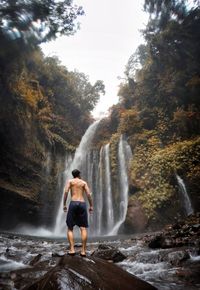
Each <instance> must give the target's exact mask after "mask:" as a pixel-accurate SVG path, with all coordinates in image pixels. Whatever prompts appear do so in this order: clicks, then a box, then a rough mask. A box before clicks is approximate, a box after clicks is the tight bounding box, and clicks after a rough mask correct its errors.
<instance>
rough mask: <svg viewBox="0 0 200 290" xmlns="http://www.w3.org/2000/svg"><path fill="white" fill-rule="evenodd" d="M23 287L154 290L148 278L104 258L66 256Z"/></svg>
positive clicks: (72, 289) (54, 289) (28, 289)
mask: <svg viewBox="0 0 200 290" xmlns="http://www.w3.org/2000/svg"><path fill="white" fill-rule="evenodd" d="M23 289H24V290H36V289H37V290H38V289H48V290H57V289H61V290H62V289H63V290H64V289H68V290H74V289H77V290H134V289H135V290H155V289H156V288H155V287H154V286H152V285H150V284H149V283H147V282H144V281H142V280H141V279H139V278H137V277H135V276H133V275H131V274H129V273H128V272H126V271H124V270H122V269H121V268H119V267H118V266H116V265H115V264H112V263H108V262H107V261H105V260H102V259H99V258H96V257H89V258H81V257H79V256H74V257H70V256H67V255H66V256H64V257H62V258H61V259H60V261H59V263H58V265H57V266H56V267H54V268H53V269H51V270H50V271H49V272H47V273H46V274H45V275H44V276H43V277H42V278H40V279H38V280H37V281H36V282H34V283H32V284H29V285H28V286H26V287H25V288H23Z"/></svg>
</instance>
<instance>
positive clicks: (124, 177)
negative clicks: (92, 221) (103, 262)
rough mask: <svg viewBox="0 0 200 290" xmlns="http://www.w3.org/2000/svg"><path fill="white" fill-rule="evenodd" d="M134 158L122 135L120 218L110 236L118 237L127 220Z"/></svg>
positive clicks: (120, 152) (119, 150) (120, 153)
mask: <svg viewBox="0 0 200 290" xmlns="http://www.w3.org/2000/svg"><path fill="white" fill-rule="evenodd" d="M131 157H132V152H131V147H130V146H129V144H128V143H127V141H126V140H124V138H123V136H122V135H121V137H120V141H119V146H118V160H119V185H120V201H119V218H118V221H117V223H116V224H115V226H114V228H113V229H112V231H111V232H110V235H116V234H117V233H118V230H119V228H120V226H121V225H122V224H123V222H124V221H125V219H126V213H127V207H128V189H129V182H128V166H129V164H128V163H129V161H130V159H131Z"/></svg>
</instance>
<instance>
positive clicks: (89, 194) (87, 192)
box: [84, 182, 93, 212]
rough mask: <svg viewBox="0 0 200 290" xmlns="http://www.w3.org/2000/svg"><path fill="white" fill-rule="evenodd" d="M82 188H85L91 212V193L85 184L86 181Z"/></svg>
mask: <svg viewBox="0 0 200 290" xmlns="http://www.w3.org/2000/svg"><path fill="white" fill-rule="evenodd" d="M84 189H85V192H86V195H87V199H88V201H89V204H90V208H89V212H92V211H93V202H92V195H91V192H90V189H89V187H88V185H87V182H86V183H85V186H84Z"/></svg>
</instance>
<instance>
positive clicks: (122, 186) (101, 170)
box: [54, 121, 132, 236]
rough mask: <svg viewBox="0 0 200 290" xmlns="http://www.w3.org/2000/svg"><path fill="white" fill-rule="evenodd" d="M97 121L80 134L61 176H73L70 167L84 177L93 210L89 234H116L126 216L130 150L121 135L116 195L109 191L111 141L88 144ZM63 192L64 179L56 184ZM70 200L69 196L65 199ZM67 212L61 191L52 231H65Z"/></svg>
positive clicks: (110, 184) (90, 141) (68, 177)
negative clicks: (64, 210)
mask: <svg viewBox="0 0 200 290" xmlns="http://www.w3.org/2000/svg"><path fill="white" fill-rule="evenodd" d="M98 124H99V121H96V122H94V123H93V124H92V125H91V126H90V127H89V128H88V129H87V131H86V133H85V135H84V136H83V138H82V140H81V142H80V145H79V147H78V148H77V150H76V152H75V155H74V158H73V160H72V161H70V162H69V160H67V161H66V170H65V172H64V178H63V180H65V182H66V180H69V179H71V178H72V176H71V171H72V170H73V169H75V168H77V169H79V170H80V171H81V177H82V178H83V179H84V180H86V181H87V183H88V185H89V187H90V190H91V192H92V199H93V204H94V212H93V213H92V214H91V215H89V224H90V227H89V234H90V235H91V236H100V235H115V234H117V232H118V230H119V228H120V226H121V225H122V223H123V222H124V220H125V218H126V212H127V205H128V187H129V186H128V175H127V173H128V161H129V160H130V158H131V157H132V152H131V149H130V146H129V145H128V143H127V141H126V140H125V139H124V138H123V136H121V137H120V140H119V144H118V172H119V178H118V181H117V184H116V186H117V187H119V196H115V195H116V194H115V192H113V191H112V178H111V165H110V144H106V145H103V146H102V147H101V149H100V150H97V149H93V148H91V145H92V140H93V137H94V135H95V132H96V129H97V127H98ZM59 188H62V189H60V191H61V192H62V193H63V189H64V183H63V182H61V184H60V185H59ZM68 201H69V200H68ZM65 220H66V214H65V213H64V212H63V194H62V197H61V200H60V207H59V210H58V214H57V219H56V225H55V228H54V234H55V235H57V236H60V235H64V233H65V231H66V223H65Z"/></svg>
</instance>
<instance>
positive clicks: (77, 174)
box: [72, 169, 81, 178]
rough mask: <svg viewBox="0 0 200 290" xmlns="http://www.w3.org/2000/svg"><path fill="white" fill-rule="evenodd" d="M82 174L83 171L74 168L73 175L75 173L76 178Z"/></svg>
mask: <svg viewBox="0 0 200 290" xmlns="http://www.w3.org/2000/svg"><path fill="white" fill-rule="evenodd" d="M80 174H81V172H80V171H79V170H78V169H74V170H73V171H72V175H73V177H74V178H76V177H80Z"/></svg>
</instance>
